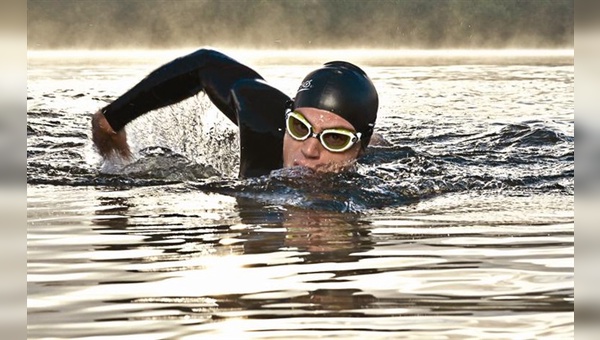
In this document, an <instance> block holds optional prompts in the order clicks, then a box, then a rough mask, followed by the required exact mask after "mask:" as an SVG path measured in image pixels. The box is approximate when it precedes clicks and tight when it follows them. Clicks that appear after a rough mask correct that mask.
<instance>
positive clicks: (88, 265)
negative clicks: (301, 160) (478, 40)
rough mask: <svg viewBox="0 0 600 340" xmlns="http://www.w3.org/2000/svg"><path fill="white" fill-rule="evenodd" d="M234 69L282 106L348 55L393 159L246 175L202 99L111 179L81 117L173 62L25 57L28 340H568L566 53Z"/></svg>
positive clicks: (140, 139) (570, 116)
mask: <svg viewBox="0 0 600 340" xmlns="http://www.w3.org/2000/svg"><path fill="white" fill-rule="evenodd" d="M235 53H240V52H239V51H238V52H232V54H233V55H234V56H235V57H238V56H239V59H241V58H248V61H249V63H250V62H252V65H256V69H257V70H258V71H259V72H260V73H261V74H262V75H263V76H264V77H265V78H266V79H267V80H268V81H269V82H271V83H272V84H275V85H276V86H277V87H279V88H280V89H281V90H283V91H284V92H286V93H289V94H291V93H293V91H294V89H295V88H296V87H297V84H298V82H299V81H300V80H301V79H302V78H303V77H304V75H305V74H306V73H308V72H309V71H310V70H312V69H314V68H315V67H317V65H319V64H320V63H322V62H325V61H328V60H332V59H348V58H350V59H351V60H354V59H356V60H357V61H360V64H361V65H363V66H364V68H365V70H366V71H367V73H368V74H369V75H370V76H371V77H372V79H373V81H374V83H375V85H376V86H377V88H378V90H379V92H380V101H381V103H380V113H379V118H378V122H377V127H376V129H377V131H378V132H379V133H381V134H382V135H383V136H384V137H385V138H386V139H387V140H388V141H389V142H390V145H389V146H386V147H379V148H374V149H372V150H370V151H369V152H368V153H367V154H366V155H365V157H364V158H362V159H361V160H360V161H359V163H358V164H357V167H356V169H355V170H354V171H352V172H349V173H344V174H336V175H328V176H325V177H323V178H317V177H314V176H311V175H310V174H306V173H305V172H303V171H301V170H299V169H291V170H280V171H275V172H274V173H272V174H271V175H270V176H265V177H262V178H257V179H245V180H240V179H237V178H236V173H237V162H238V158H237V149H238V144H237V136H236V130H235V127H234V126H233V125H232V124H231V123H230V122H228V121H226V120H225V118H224V117H223V116H222V115H221V114H220V113H219V112H218V111H217V110H216V109H215V108H214V107H213V106H212V105H211V104H210V103H209V101H208V100H207V99H206V98H205V97H204V96H203V95H199V96H196V97H194V98H191V99H189V100H187V101H185V102H183V103H180V104H177V105H174V106H172V107H168V108H164V109H161V110H157V111H156V112H152V113H150V114H148V115H146V116H144V117H142V118H141V119H139V120H137V121H135V122H134V123H133V124H131V125H130V126H128V128H127V131H128V134H129V138H130V141H131V143H132V146H133V149H134V151H135V154H136V160H135V161H134V162H133V163H131V164H127V165H124V164H103V163H102V162H101V160H100V158H99V157H98V156H97V154H96V153H95V152H94V150H93V147H92V145H91V141H90V132H89V127H90V117H91V114H92V113H93V112H94V111H95V110H97V109H98V108H100V107H101V106H103V105H105V103H106V102H109V101H111V100H114V99H115V98H116V97H117V96H118V95H119V94H121V93H122V92H123V91H125V90H126V89H128V88H129V87H131V86H133V85H134V84H135V82H137V81H138V80H139V79H141V78H142V77H143V76H144V75H145V74H147V73H148V72H150V71H151V70H153V69H154V68H155V67H157V66H158V65H160V64H161V63H163V62H166V61H168V60H169V59H170V58H171V57H174V56H173V55H172V54H173V52H161V53H158V52H156V53H152V52H148V53H147V55H139V54H131V55H126V54H125V55H124V54H119V53H117V54H111V53H109V52H103V53H100V54H96V55H94V56H92V57H90V56H86V55H78V54H73V55H70V56H64V55H62V56H61V55H59V54H52V53H50V54H43V53H37V54H36V53H31V55H30V56H29V58H28V84H27V86H28V93H27V95H28V98H27V182H28V192H27V194H28V198H27V204H28V208H27V213H28V229H27V230H28V239H27V241H28V279H27V287H28V302H27V306H28V338H30V339H42V338H86V337H99V338H103V339H110V338H114V339H117V338H127V339H131V338H136V336H137V337H139V338H142V339H186V338H193V339H196V338H199V337H202V336H205V337H206V338H216V337H224V338H314V337H339V338H356V339H364V338H367V337H368V338H382V339H383V338H386V339H387V338H413V339H432V338H438V339H448V338H460V339H465V338H473V339H499V338H506V339H513V338H532V339H533V338H535V339H540V338H554V339H564V338H571V337H573V334H574V323H573V308H574V256H573V254H574V212H573V204H574V177H573V173H574V161H573V160H574V109H573V107H574V94H573V88H574V67H573V60H572V58H571V57H572V55H571V56H569V54H568V53H567V54H566V55H565V53H564V51H558V52H556V53H555V54H552V53H551V51H550V52H549V51H544V53H546V54H543V55H541V54H539V55H535V54H533V55H531V54H527V55H526V56H525V57H524V56H523V55H516V56H515V55H510V54H506V55H498V56H496V57H494V58H491V59H490V58H489V57H490V56H489V55H487V56H486V55H479V56H477V57H476V58H475V57H471V58H461V57H460V55H459V56H458V57H457V56H456V54H450V55H445V54H443V53H441V54H439V55H437V56H436V55H432V54H431V52H428V54H427V55H426V58H422V59H419V58H415V57H414V55H396V56H395V57H393V58H392V57H389V56H388V57H385V55H383V54H381V53H375V54H374V55H373V56H372V58H369V56H365V55H364V54H360V52H357V51H352V52H351V53H350V52H339V54H337V55H335V53H334V54H333V55H331V56H329V55H328V56H324V55H323V54H319V53H316V54H315V55H312V56H306V55H302V56H296V58H295V59H286V58H283V57H289V55H283V57H282V56H277V55H273V54H270V55H269V56H268V58H267V57H265V56H264V55H262V56H261V55H259V56H256V55H252V54H242V53H240V54H239V55H235ZM320 53H321V52H320ZM548 53H550V54H548ZM326 57H330V58H326ZM345 57H347V58H345ZM384 57H385V58H384ZM321 58H323V59H321ZM352 58H354V59H352ZM314 59H319V60H314Z"/></svg>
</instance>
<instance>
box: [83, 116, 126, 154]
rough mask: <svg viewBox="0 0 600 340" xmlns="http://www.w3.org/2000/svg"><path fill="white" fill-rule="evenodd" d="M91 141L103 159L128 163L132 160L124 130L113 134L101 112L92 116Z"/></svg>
mask: <svg viewBox="0 0 600 340" xmlns="http://www.w3.org/2000/svg"><path fill="white" fill-rule="evenodd" d="M92 140H93V142H94V145H95V146H96V149H97V150H98V153H99V154H100V155H101V156H102V157H103V158H104V159H114V158H121V159H123V160H127V161H129V160H131V158H132V154H131V150H130V149H129V145H128V144H127V135H126V133H125V129H121V131H118V132H115V131H114V130H113V129H112V127H111V126H110V124H109V123H108V121H107V120H106V117H104V114H102V111H98V112H96V113H94V115H93V116H92Z"/></svg>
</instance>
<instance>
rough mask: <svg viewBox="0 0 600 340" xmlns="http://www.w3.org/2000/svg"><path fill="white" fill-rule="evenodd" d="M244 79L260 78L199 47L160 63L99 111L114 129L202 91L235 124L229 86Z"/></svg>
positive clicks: (217, 54)
mask: <svg viewBox="0 0 600 340" xmlns="http://www.w3.org/2000/svg"><path fill="white" fill-rule="evenodd" d="M247 79H254V80H256V79H258V80H262V79H263V78H262V77H261V76H260V75H259V74H258V73H257V72H256V71H254V70H252V69H251V68H249V67H247V66H245V65H243V64H241V63H239V62H237V61H235V60H234V59H232V58H230V57H228V56H226V55H224V54H222V53H220V52H218V51H215V50H211V49H200V50H198V51H196V52H194V53H191V54H188V55H186V56H183V57H181V58H177V59H175V60H173V61H171V62H169V63H167V64H165V65H163V66H161V67H159V68H158V69H156V70H155V71H153V72H152V73H150V74H149V75H148V76H146V77H145V78H144V79H142V81H140V82H139V83H138V84H137V85H135V86H134V87H133V88H131V89H130V90H129V91H127V92H126V93H124V94H123V95H122V96H120V97H119V98H118V99H116V100H115V101H114V102H112V103H110V104H109V105H107V106H106V107H105V108H103V109H102V113H103V114H104V116H105V117H106V120H107V121H108V123H109V124H110V126H111V127H112V128H113V130H115V131H119V130H121V129H123V127H125V125H127V124H128V123H129V122H131V121H133V120H134V119H136V118H137V117H139V116H141V115H143V114H145V113H147V112H149V111H152V110H155V109H158V108H161V107H165V106H168V105H172V104H175V103H178V102H180V101H182V100H184V99H187V98H189V97H192V96H194V95H196V94H197V93H199V92H201V91H204V92H205V93H206V94H207V95H208V97H209V98H210V100H211V101H212V102H213V104H215V106H217V108H218V109H219V110H220V111H221V112H223V113H224V114H225V115H226V116H227V117H228V118H229V119H230V120H231V121H232V122H233V123H235V124H237V115H236V112H235V108H234V106H233V105H234V103H233V101H232V88H233V87H234V85H235V84H236V83H237V82H238V81H240V80H247Z"/></svg>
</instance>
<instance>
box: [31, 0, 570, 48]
mask: <svg viewBox="0 0 600 340" xmlns="http://www.w3.org/2000/svg"><path fill="white" fill-rule="evenodd" d="M27 5H28V16H27V28H28V32H27V37H28V48H29V49H55V48H59V49H61V48H62V49H64V48H93V49H105V48H111V49H112V48H181V47H190V46H206V45H211V46H218V47H222V48H232V47H237V48H278V49H282V48H283V49H287V48H386V49H398V48H436V49H437V48H572V47H573V43H574V37H573V32H574V31H573V21H574V14H573V13H574V4H573V1H570V0H555V1H519V0H488V1H462V0H448V1H358V0H349V1H348V0H327V1H242V0H240V1H208V0H205V1H159V0H122V1H76V0H63V1H43V0H29V1H28V2H27Z"/></svg>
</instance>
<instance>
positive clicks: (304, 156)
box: [283, 107, 360, 171]
mask: <svg viewBox="0 0 600 340" xmlns="http://www.w3.org/2000/svg"><path fill="white" fill-rule="evenodd" d="M294 111H295V112H299V113H300V114H302V115H303V116H304V118H306V120H307V121H308V122H309V123H310V125H311V126H312V128H313V132H314V133H320V132H321V131H323V130H324V129H332V128H337V129H345V130H349V131H353V132H356V130H355V129H354V127H353V126H352V124H350V123H349V122H348V121H347V120H345V119H344V118H342V117H340V116H338V115H336V114H334V113H332V112H329V111H325V110H320V109H315V108H308V107H301V108H297V109H296V110H294ZM359 152H360V142H358V143H355V144H354V145H353V146H352V147H351V148H350V149H348V150H346V151H343V152H331V151H329V150H327V149H325V147H323V145H322V144H321V141H320V140H319V139H317V138H313V137H309V138H308V139H306V140H303V141H299V140H295V139H294V138H292V137H291V136H290V134H289V133H288V132H287V131H286V133H285V137H284V138H283V166H284V167H293V166H305V167H308V168H311V169H313V170H317V171H337V170H341V169H343V168H345V167H346V166H348V165H349V164H351V163H352V161H354V160H355V159H356V157H358V154H359Z"/></svg>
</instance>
